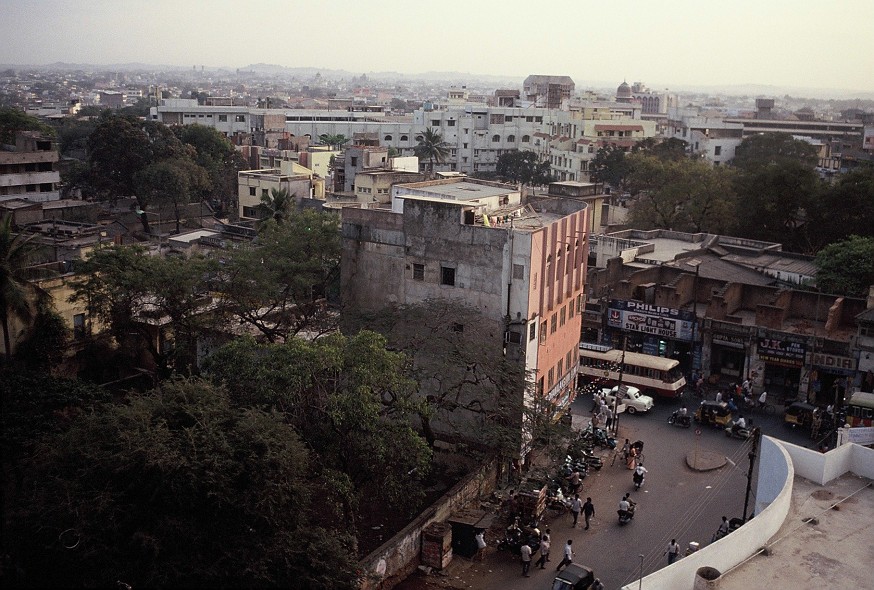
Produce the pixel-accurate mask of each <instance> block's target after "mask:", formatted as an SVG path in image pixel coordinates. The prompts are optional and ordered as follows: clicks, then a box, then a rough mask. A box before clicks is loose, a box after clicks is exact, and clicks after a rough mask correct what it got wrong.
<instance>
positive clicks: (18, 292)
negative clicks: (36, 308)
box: [0, 215, 36, 362]
mask: <svg viewBox="0 0 874 590" xmlns="http://www.w3.org/2000/svg"><path fill="white" fill-rule="evenodd" d="M35 237H36V234H31V235H30V236H25V235H23V234H15V233H13V231H12V216H11V215H6V216H4V217H3V219H2V221H0V322H2V324H3V345H4V346H5V351H6V361H7V362H8V361H9V359H10V358H11V357H12V342H11V338H10V337H9V319H10V318H11V317H12V316H18V317H19V318H22V319H25V320H27V319H30V317H31V315H32V314H31V309H30V304H29V303H28V300H27V290H28V287H27V283H26V280H25V278H24V272H25V268H26V267H27V264H28V262H29V260H30V255H31V253H32V252H33V251H34V250H35V249H36V246H35V245H34V244H31V243H30V242H31V240H32V239H33V238H35Z"/></svg>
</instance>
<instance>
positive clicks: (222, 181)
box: [174, 125, 248, 207]
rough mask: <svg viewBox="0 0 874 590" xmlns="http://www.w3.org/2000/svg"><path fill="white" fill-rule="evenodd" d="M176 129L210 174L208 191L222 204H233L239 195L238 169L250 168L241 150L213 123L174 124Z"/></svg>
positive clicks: (197, 161)
mask: <svg viewBox="0 0 874 590" xmlns="http://www.w3.org/2000/svg"><path fill="white" fill-rule="evenodd" d="M174 133H176V135H177V137H179V139H180V141H182V143H184V144H186V145H189V146H191V147H193V148H194V149H195V151H196V154H195V156H194V162H195V163H196V164H197V165H198V166H200V167H201V168H203V169H204V170H205V171H206V174H207V175H208V176H209V183H208V186H209V188H210V191H209V194H211V195H212V196H213V197H214V198H215V199H217V200H218V201H219V202H220V203H222V204H223V206H228V207H229V206H231V204H232V203H233V202H234V201H235V200H236V197H237V173H238V172H239V171H241V170H245V169H246V168H248V164H247V163H246V160H245V159H244V158H243V156H242V154H240V152H238V151H237V150H235V149H234V146H233V144H232V143H231V142H230V141H228V138H227V137H225V136H224V135H223V134H222V133H221V132H219V131H217V130H215V129H214V128H212V127H206V126H204V125H182V126H179V127H175V128H174Z"/></svg>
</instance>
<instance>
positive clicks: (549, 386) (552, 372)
mask: <svg viewBox="0 0 874 590" xmlns="http://www.w3.org/2000/svg"><path fill="white" fill-rule="evenodd" d="M553 383H555V369H554V368H553V369H550V370H549V372H548V373H547V374H546V388H547V389H552V384H553Z"/></svg>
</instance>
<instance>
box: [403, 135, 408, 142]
mask: <svg viewBox="0 0 874 590" xmlns="http://www.w3.org/2000/svg"><path fill="white" fill-rule="evenodd" d="M409 139H410V138H409V137H408V136H406V135H401V141H408V140H409Z"/></svg>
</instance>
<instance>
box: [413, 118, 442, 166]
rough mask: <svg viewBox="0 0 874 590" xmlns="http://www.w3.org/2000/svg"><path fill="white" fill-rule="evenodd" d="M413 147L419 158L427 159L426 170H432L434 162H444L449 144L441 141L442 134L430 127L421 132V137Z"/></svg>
mask: <svg viewBox="0 0 874 590" xmlns="http://www.w3.org/2000/svg"><path fill="white" fill-rule="evenodd" d="M413 149H414V152H415V154H416V155H417V156H418V157H419V159H420V160H424V159H427V160H428V172H429V173H433V172H434V162H435V161H436V162H437V163H438V164H440V163H442V162H444V161H445V160H446V158H447V157H448V156H449V144H448V143H446V142H445V141H443V136H442V135H440V132H439V131H437V130H436V129H432V128H430V127H428V128H426V129H425V131H423V132H422V139H420V140H419V145H417V146H416V147H415V148H413Z"/></svg>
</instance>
